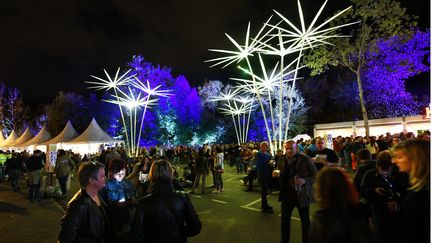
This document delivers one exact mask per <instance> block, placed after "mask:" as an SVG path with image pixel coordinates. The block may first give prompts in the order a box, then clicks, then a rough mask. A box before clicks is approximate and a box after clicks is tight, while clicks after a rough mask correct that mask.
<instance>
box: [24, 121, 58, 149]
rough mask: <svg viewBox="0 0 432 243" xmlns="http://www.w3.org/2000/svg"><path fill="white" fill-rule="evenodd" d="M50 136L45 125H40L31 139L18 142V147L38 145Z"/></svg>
mask: <svg viewBox="0 0 432 243" xmlns="http://www.w3.org/2000/svg"><path fill="white" fill-rule="evenodd" d="M51 138H52V136H51V133H50V132H48V130H47V128H46V125H44V126H43V127H42V129H41V130H40V131H39V133H38V134H37V135H36V136H35V137H34V138H32V139H30V140H29V141H27V142H25V143H23V144H20V145H19V146H20V147H27V146H30V145H38V144H43V143H44V142H46V141H48V140H50V139H51Z"/></svg>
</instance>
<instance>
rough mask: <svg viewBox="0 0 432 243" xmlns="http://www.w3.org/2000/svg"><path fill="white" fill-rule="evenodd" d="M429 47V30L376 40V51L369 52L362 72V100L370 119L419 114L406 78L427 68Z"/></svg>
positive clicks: (417, 105) (427, 69) (416, 102)
mask: <svg viewBox="0 0 432 243" xmlns="http://www.w3.org/2000/svg"><path fill="white" fill-rule="evenodd" d="M407 38H408V40H406V39H407ZM429 46H430V32H429V31H427V32H421V31H416V32H414V34H413V35H412V36H408V37H407V36H393V37H391V38H390V39H388V40H379V41H378V42H377V48H378V50H377V51H374V52H370V55H371V57H368V60H370V61H369V62H368V63H367V65H366V68H365V72H364V77H365V83H364V90H365V100H366V102H367V107H368V110H369V114H370V116H371V117H372V118H384V117H398V116H409V115H417V114H419V112H420V107H419V103H418V101H417V100H416V98H415V97H413V96H412V95H411V94H410V93H408V92H407V91H406V89H405V80H407V79H408V78H410V77H412V76H414V75H416V74H419V73H421V72H426V71H429V64H430V63H429V57H430V50H429Z"/></svg>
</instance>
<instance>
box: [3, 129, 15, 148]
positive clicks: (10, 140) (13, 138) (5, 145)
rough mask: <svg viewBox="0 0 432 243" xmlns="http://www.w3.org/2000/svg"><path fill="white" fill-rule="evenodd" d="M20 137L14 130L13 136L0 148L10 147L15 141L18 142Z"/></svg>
mask: <svg viewBox="0 0 432 243" xmlns="http://www.w3.org/2000/svg"><path fill="white" fill-rule="evenodd" d="M17 138H18V135H17V134H16V132H15V131H14V130H12V132H11V134H10V135H9V136H8V137H7V138H6V140H4V141H3V143H1V144H0V147H9V145H11V144H12V143H13V142H15V140H17Z"/></svg>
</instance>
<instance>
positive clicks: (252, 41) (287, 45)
mask: <svg viewBox="0 0 432 243" xmlns="http://www.w3.org/2000/svg"><path fill="white" fill-rule="evenodd" d="M297 4H298V14H299V18H300V27H296V26H295V25H294V24H293V23H292V22H291V21H289V20H288V19H287V18H286V17H285V16H283V15H282V14H280V13H279V12H277V11H275V13H276V15H277V16H278V17H279V18H280V21H279V22H277V23H274V24H272V23H271V22H270V20H271V19H272V17H270V18H269V19H268V20H267V21H266V22H265V23H264V25H263V26H262V27H261V29H260V30H259V32H258V34H257V35H256V36H255V37H254V38H251V37H250V23H249V24H248V28H247V32H246V39H245V43H244V45H240V44H238V43H237V42H236V41H235V40H234V39H233V38H232V37H230V36H229V35H228V34H226V36H227V37H228V39H229V40H230V41H231V42H232V43H233V44H234V45H235V47H236V50H234V51H232V50H220V49H209V50H210V51H213V52H217V53H220V54H225V56H222V57H219V58H214V59H211V60H208V61H207V62H213V63H214V64H213V65H211V67H214V66H219V65H223V66H222V68H225V67H227V66H228V65H231V64H233V63H236V64H237V65H238V64H239V63H240V62H242V61H243V60H244V61H245V62H246V64H247V68H240V69H241V70H243V71H244V72H245V73H246V74H248V75H249V76H250V77H251V79H244V78H233V79H234V80H236V81H239V82H241V84H240V85H239V86H238V87H237V88H238V89H240V90H242V91H243V92H245V91H246V92H250V93H253V94H254V95H256V98H257V100H258V101H259V104H260V108H261V112H262V114H263V118H264V123H265V126H266V131H267V137H268V140H269V144H270V150H271V152H272V153H273V154H274V151H275V149H277V148H280V149H283V147H282V146H283V145H282V141H284V140H286V139H287V136H288V129H289V122H290V113H291V107H292V102H293V99H292V96H293V92H294V89H295V82H296V80H297V79H299V78H298V77H297V74H298V70H299V69H301V68H303V67H304V66H300V61H301V59H302V56H303V52H304V51H305V50H307V49H313V48H314V47H317V46H319V45H329V44H331V43H330V42H328V40H329V39H330V38H340V37H346V36H344V35H339V34H336V33H335V32H336V30H338V29H340V28H342V27H346V26H349V25H353V24H356V23H357V22H355V23H348V24H342V25H337V26H334V27H328V24H329V23H331V22H332V21H333V20H334V19H336V18H337V17H339V16H340V15H342V14H343V13H345V12H347V11H348V10H349V9H350V8H351V7H348V8H346V9H344V10H342V11H340V12H338V13H337V14H335V15H334V16H332V17H330V18H329V19H327V20H325V21H324V22H323V23H321V24H317V21H318V18H319V17H320V15H321V13H322V12H323V9H324V7H325V6H326V4H327V0H326V1H325V2H324V3H323V4H322V6H321V7H320V9H319V10H318V12H317V13H316V15H315V17H314V18H313V20H312V22H311V23H310V25H309V26H308V27H306V24H305V21H304V15H303V10H302V6H301V4H300V1H299V0H298V1H297ZM282 24H287V26H288V27H286V28H284V27H283V26H282ZM261 55H263V56H279V57H280V61H279V62H277V63H276V65H265V64H264V61H263V58H262V57H261ZM293 55H296V57H295V58H294V59H293V61H288V62H286V59H287V58H289V57H291V56H293ZM257 57H258V61H259V63H260V66H261V72H262V76H259V75H256V74H255V70H254V69H253V65H251V61H252V60H251V58H257ZM285 63H288V65H285ZM278 65H279V73H278V74H276V69H277V66H278ZM266 66H272V67H274V68H273V69H272V71H271V72H270V75H268V74H267V69H266V68H265V67H266ZM289 76H293V77H292V78H288V77H289ZM273 87H277V88H278V90H279V100H278V101H277V102H278V103H279V111H278V114H277V116H278V117H279V121H278V124H279V126H278V131H276V129H275V125H274V124H275V123H276V122H275V120H274V111H273V104H272V99H271V97H270V95H269V94H270V92H271V91H272V88H273ZM283 89H290V93H291V96H290V99H289V102H288V104H286V105H288V107H289V109H288V113H287V114H283V113H282V106H283V104H282V102H283V99H282V91H283ZM264 93H267V97H266V95H265V94H264ZM264 99H268V102H269V103H270V105H269V111H267V110H265V109H264V106H263V100H264ZM267 112H269V113H270V118H271V121H270V122H271V128H270V126H269V124H268V122H267V115H266V113H267ZM283 121H284V122H285V135H284V136H282V124H283ZM277 133H278V136H277ZM276 138H277V139H278V141H279V143H277V144H273V143H272V141H273V140H275V139H276Z"/></svg>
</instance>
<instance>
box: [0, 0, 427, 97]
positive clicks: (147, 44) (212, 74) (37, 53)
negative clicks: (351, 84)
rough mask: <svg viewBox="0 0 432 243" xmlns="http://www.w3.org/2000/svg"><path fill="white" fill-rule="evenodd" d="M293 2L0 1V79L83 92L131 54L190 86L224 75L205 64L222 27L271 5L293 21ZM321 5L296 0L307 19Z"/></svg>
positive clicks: (336, 1)
mask: <svg viewBox="0 0 432 243" xmlns="http://www.w3.org/2000/svg"><path fill="white" fill-rule="evenodd" d="M296 2H297V1H294V0H249V1H248V0H217V1H210V0H74V1H58V0H46V1H34V0H30V1H20V0H0V30H1V31H0V81H3V82H5V83H6V84H7V85H8V86H13V87H17V88H18V89H20V90H21V91H22V93H23V98H24V101H25V102H26V103H29V104H30V105H34V104H36V103H39V102H51V101H52V100H53V98H54V97H55V95H56V94H57V93H58V92H59V91H60V90H63V91H74V92H79V93H83V92H85V90H86V87H87V85H86V84H84V83H83V81H86V80H90V75H96V76H102V75H103V74H102V69H103V68H106V69H107V70H108V71H109V72H114V71H115V70H116V68H117V67H119V66H120V67H125V63H126V62H128V61H130V60H131V58H132V55H135V54H142V55H143V56H144V58H145V59H146V60H148V61H150V62H152V63H154V64H161V65H166V66H169V67H171V68H172V70H173V73H174V75H178V74H184V75H185V76H186V77H187V79H188V80H189V82H190V83H191V84H192V85H193V86H198V85H200V83H202V81H203V80H204V79H210V80H214V79H219V80H225V79H226V78H227V73H225V72H222V71H220V69H219V68H211V69H210V68H209V65H208V64H207V63H204V60H208V59H210V58H213V57H216V55H215V54H213V53H210V52H209V51H208V49H209V48H231V47H228V46H227V45H228V44H229V42H228V39H227V38H226V37H225V35H224V33H228V34H230V35H232V36H233V37H234V38H235V39H239V38H244V35H245V33H246V27H247V22H248V21H249V20H250V21H251V22H252V27H254V26H255V27H256V28H259V27H261V25H262V23H263V22H264V21H265V20H266V19H267V18H268V17H269V16H270V15H271V14H272V9H275V10H277V11H279V12H281V13H283V14H284V15H285V16H286V17H288V18H289V19H290V20H297V19H298V14H297V3H296ZM422 2H423V4H420V3H419V2H418V1H412V0H410V1H408V0H404V1H402V5H403V6H404V7H406V8H407V9H408V12H409V13H410V14H415V15H419V16H420V19H419V22H420V26H421V27H423V28H426V27H428V28H429V26H430V21H429V19H430V3H429V1H422ZM426 2H427V3H426ZM321 4H322V1H317V0H303V1H302V6H303V10H304V13H305V15H306V16H305V17H306V19H309V21H306V23H309V22H310V21H311V18H312V17H313V16H314V14H315V13H316V11H317V10H318V9H319V7H320V6H321ZM426 4H427V5H428V6H426ZM410 5H413V6H410ZM347 6H349V2H348V1H347V0H345V1H342V0H329V3H328V4H327V7H326V12H325V13H324V14H323V15H322V16H324V17H328V16H330V15H331V14H332V13H334V12H335V11H336V10H339V9H343V8H345V7H347ZM321 21H322V19H321ZM256 28H253V29H255V30H256ZM252 33H256V31H254V32H252ZM429 76H430V75H429ZM428 93H429V92H428Z"/></svg>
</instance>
